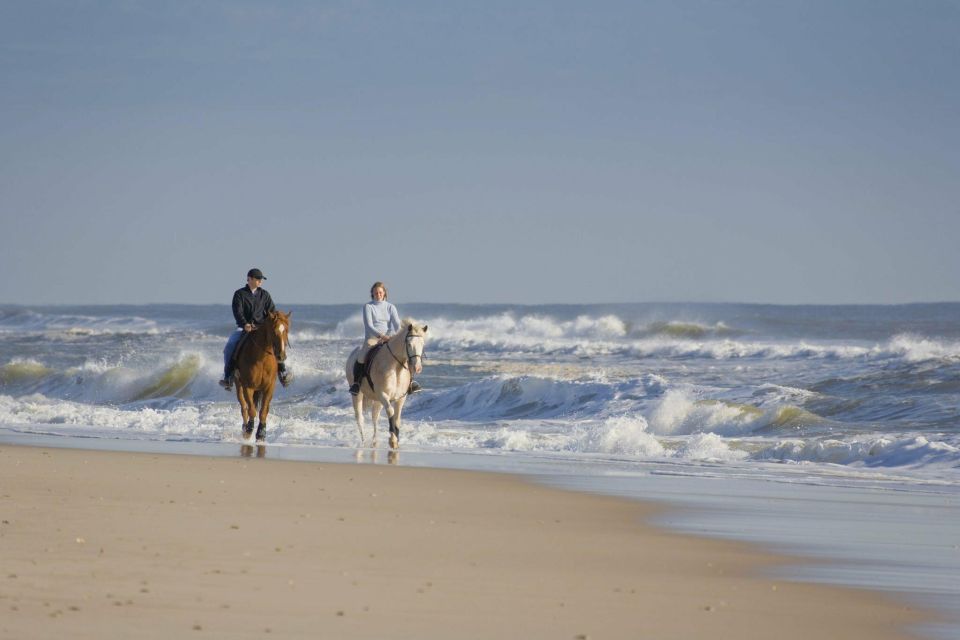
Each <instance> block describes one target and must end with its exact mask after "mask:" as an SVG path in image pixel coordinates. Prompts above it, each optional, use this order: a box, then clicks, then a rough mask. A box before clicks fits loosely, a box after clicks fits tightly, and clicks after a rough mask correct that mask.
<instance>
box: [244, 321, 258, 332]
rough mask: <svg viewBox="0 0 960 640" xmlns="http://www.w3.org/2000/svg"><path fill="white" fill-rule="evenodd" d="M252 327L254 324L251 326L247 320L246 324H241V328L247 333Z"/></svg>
mask: <svg viewBox="0 0 960 640" xmlns="http://www.w3.org/2000/svg"><path fill="white" fill-rule="evenodd" d="M254 329H256V327H254V326H253V325H252V324H250V323H249V322H248V323H247V324H245V325H243V330H244V331H246V332H247V333H250V332H251V331H253V330H254Z"/></svg>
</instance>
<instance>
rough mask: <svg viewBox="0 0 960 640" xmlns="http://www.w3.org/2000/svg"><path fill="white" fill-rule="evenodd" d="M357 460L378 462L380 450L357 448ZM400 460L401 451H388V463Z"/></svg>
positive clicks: (395, 462) (361, 462) (367, 462)
mask: <svg viewBox="0 0 960 640" xmlns="http://www.w3.org/2000/svg"><path fill="white" fill-rule="evenodd" d="M366 454H369V455H366ZM356 460H357V462H358V463H359V464H364V463H366V464H378V463H379V462H380V451H378V450H377V449H362V448H361V449H357V453H356ZM399 462H400V452H399V451H396V450H393V449H391V450H390V451H388V452H387V464H397V463H399Z"/></svg>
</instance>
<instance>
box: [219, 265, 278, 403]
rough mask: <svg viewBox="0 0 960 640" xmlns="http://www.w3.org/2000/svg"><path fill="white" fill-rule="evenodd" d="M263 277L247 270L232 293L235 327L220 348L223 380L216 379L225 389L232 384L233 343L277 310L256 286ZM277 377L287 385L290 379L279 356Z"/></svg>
mask: <svg viewBox="0 0 960 640" xmlns="http://www.w3.org/2000/svg"><path fill="white" fill-rule="evenodd" d="M266 279H267V278H266V276H264V275H263V272H262V271H260V269H250V271H248V272H247V286H245V287H242V288H240V289H237V290H236V291H235V292H234V293H233V318H234V320H236V322H237V329H236V331H234V332H233V333H231V334H230V337H229V338H228V339H227V345H226V346H225V347H224V349H223V380H221V381H220V386H221V387H223V388H224V389H226V390H227V391H230V389H231V388H232V387H233V370H234V362H235V358H234V356H235V353H234V352H235V351H236V350H237V345H238V344H239V343H240V341H241V340H242V339H243V337H244V336H245V335H246V334H249V333H250V332H251V331H253V330H254V329H256V328H257V327H258V326H260V325H261V324H263V323H264V322H265V321H266V318H267V316H268V315H269V314H270V313H272V312H275V311H276V310H277V308H276V306H274V304H273V298H271V297H270V294H269V293H268V292H267V290H266V289H264V288H263V287H261V286H260V284H261V283H262V282H263V281H264V280H266ZM277 377H278V378H279V379H280V384H282V385H283V386H287V385H288V384H290V381H291V380H292V375H291V374H290V372H289V371H287V367H286V363H285V362H284V361H282V360H279V359H278V360H277Z"/></svg>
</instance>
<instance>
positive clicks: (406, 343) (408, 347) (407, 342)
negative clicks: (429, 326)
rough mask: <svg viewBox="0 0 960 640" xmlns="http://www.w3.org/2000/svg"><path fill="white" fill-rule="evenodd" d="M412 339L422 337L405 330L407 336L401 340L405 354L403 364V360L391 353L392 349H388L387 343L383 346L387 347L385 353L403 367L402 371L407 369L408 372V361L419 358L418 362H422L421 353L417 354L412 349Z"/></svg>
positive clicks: (388, 344)
mask: <svg viewBox="0 0 960 640" xmlns="http://www.w3.org/2000/svg"><path fill="white" fill-rule="evenodd" d="M414 338H423V336H416V335H413V333H412V332H411V330H410V329H407V335H406V337H404V339H403V345H404V348H405V349H406V352H407V361H406V362H404V361H403V360H401V359H400V358H398V357H397V354H395V353H394V352H393V349H391V348H390V343H389V342H385V343H384V345H385V346H386V347H387V351H389V352H390V355H391V356H393V359H394V360H396V361H397V363H398V364H399V365H400V366H401V367H403V368H404V369H407V370H408V371H409V370H410V366H409V365H410V361H411V360H413V359H414V358H420V362H423V352H420V353H417V352H416V351H415V350H414V348H413V344H412V342H413V339H414Z"/></svg>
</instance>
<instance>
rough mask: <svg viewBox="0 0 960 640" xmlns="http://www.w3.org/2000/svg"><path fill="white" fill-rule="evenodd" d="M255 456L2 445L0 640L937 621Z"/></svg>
mask: <svg viewBox="0 0 960 640" xmlns="http://www.w3.org/2000/svg"><path fill="white" fill-rule="evenodd" d="M251 453H252V454H253V455H252V457H251V458H243V457H239V456H236V455H234V457H213V456H204V455H181V454H174V453H163V454H160V453H137V452H130V451H126V452H118V451H102V450H91V449H79V448H51V447H35V446H23V445H14V444H0V477H2V483H0V484H2V486H3V488H2V490H0V500H2V502H0V504H2V505H3V513H4V520H5V521H6V522H4V523H3V524H2V525H0V526H2V529H0V536H2V538H0V540H2V544H0V549H3V556H4V557H3V564H4V575H2V576H0V580H2V581H0V585H2V587H0V610H2V611H4V616H3V617H2V622H0V634H2V635H0V637H2V638H14V637H24V634H25V633H26V634H27V635H30V634H34V635H36V633H37V632H38V631H42V633H41V635H42V636H52V635H53V634H55V633H57V634H59V633H61V632H65V631H66V630H67V629H70V630H71V631H70V635H71V637H94V636H96V637H103V636H104V635H106V636H107V637H123V636H127V635H136V636H138V637H160V636H169V635H170V634H173V635H174V636H175V637H176V636H178V635H179V634H181V633H184V632H189V631H196V632H198V633H204V634H206V635H212V636H213V637H217V636H222V637H238V636H239V637H243V636H244V634H248V635H251V636H253V635H257V636H260V635H262V634H263V633H265V632H266V629H268V628H269V629H270V632H271V633H272V634H274V635H276V636H277V637H301V636H307V635H312V634H316V633H317V632H328V633H330V634H332V635H334V636H336V637H371V636H378V637H428V638H430V637H436V638H441V637H490V636H491V635H494V634H496V635H500V636H506V637H551V638H555V637H569V638H574V637H587V636H589V637H593V638H599V637H638V634H647V635H652V636H653V637H661V638H670V637H675V638H694V637H708V636H710V637H713V636H717V637H744V638H753V637H755V638H764V637H769V635H770V633H771V630H772V629H776V633H777V634H778V635H779V636H782V637H786V638H793V637H796V638H803V637H810V634H813V633H816V634H819V635H820V636H821V637H844V638H854V639H855V638H871V639H874V640H876V639H885V638H890V639H893V638H916V637H919V636H917V635H911V632H910V628H911V627H913V626H915V625H919V624H922V623H923V624H926V623H930V622H935V621H936V620H935V614H932V613H930V612H927V611H921V610H919V609H917V608H915V607H913V606H908V605H904V604H901V603H900V602H897V601H896V600H895V599H892V598H890V597H888V595H887V594H880V593H877V592H872V591H861V590H856V589H849V588H839V587H831V586H825V585H818V584H811V583H799V582H791V581H785V580H782V579H774V578H771V577H769V576H767V575H765V574H764V573H763V571H764V570H765V569H768V568H771V567H775V566H781V565H783V564H785V563H795V562H797V559H796V558H794V557H790V556H784V555H777V554H772V553H767V552H765V551H761V550H759V549H757V548H756V547H755V546H751V545H748V544H745V543H740V542H730V541H724V540H716V539H713V538H704V537H699V536H693V535H687V534H681V533H674V532H671V531H668V530H665V529H662V528H659V527H654V526H651V525H649V524H647V523H648V522H649V521H650V519H651V517H653V515H654V514H658V513H662V512H663V511H665V510H666V507H662V506H660V505H657V504H653V503H649V502H647V503H644V502H639V501H635V500H633V499H626V498H615V497H608V496H600V495H596V494H587V493H579V492H575V491H566V490H560V489H555V488H551V487H547V486H544V485H542V484H537V483H535V482H534V481H532V479H527V478H523V477H518V476H515V475H504V474H498V473H490V472H479V471H462V470H448V469H436V468H419V467H409V466H392V465H383V464H377V465H370V464H363V465H356V464H354V465H348V464H336V463H331V462H322V463H318V462H298V461H290V460H279V459H271V458H267V459H257V458H256V452H255V451H253V452H251ZM385 457H386V456H385ZM344 462H347V461H346V460H345V461H344ZM11 575H14V576H15V577H13V578H11V577H10V576H11ZM198 627H199V628H198Z"/></svg>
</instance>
